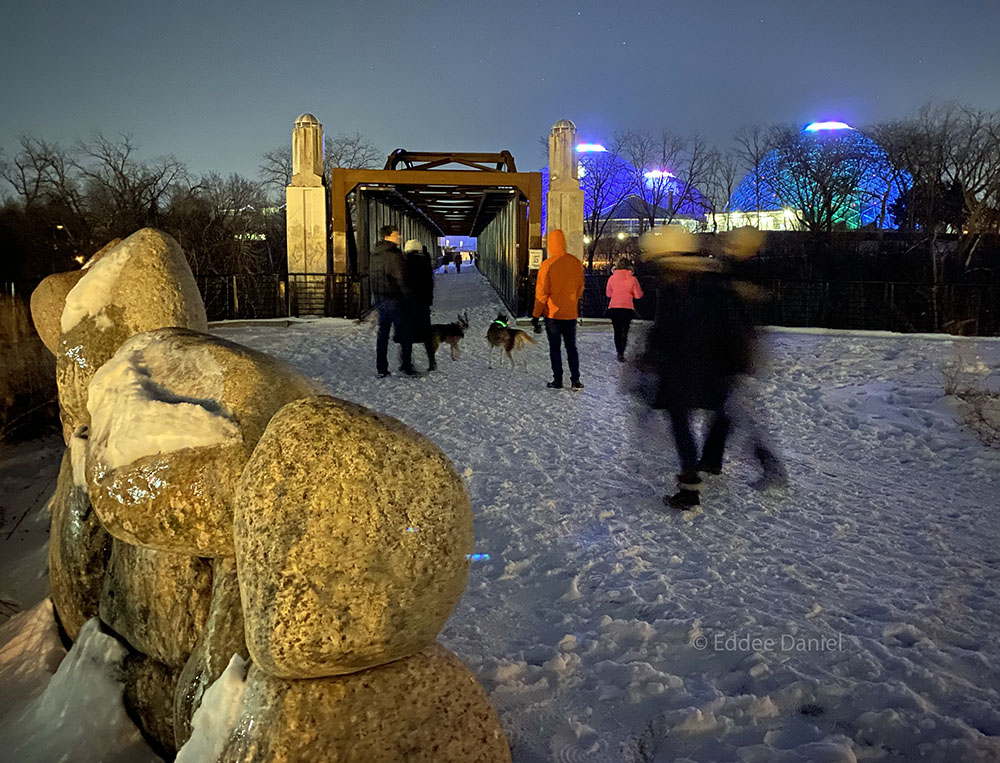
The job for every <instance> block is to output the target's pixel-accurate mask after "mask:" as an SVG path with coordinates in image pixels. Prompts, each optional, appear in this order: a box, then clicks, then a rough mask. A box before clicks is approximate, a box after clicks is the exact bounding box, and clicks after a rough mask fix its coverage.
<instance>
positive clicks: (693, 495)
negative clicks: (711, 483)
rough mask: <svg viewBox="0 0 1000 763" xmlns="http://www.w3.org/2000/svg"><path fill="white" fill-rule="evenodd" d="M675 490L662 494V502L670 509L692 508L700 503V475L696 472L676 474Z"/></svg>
mask: <svg viewBox="0 0 1000 763" xmlns="http://www.w3.org/2000/svg"><path fill="white" fill-rule="evenodd" d="M677 488H678V489H677V492H676V493H674V494H673V495H665V496H663V503H665V504H666V505H667V506H669V507H670V508H671V509H681V510H685V509H692V508H694V507H695V506H700V505H701V498H700V495H699V493H698V490H699V488H701V477H699V476H698V473H697V472H694V473H693V474H692V473H689V472H681V473H680V474H678V475H677Z"/></svg>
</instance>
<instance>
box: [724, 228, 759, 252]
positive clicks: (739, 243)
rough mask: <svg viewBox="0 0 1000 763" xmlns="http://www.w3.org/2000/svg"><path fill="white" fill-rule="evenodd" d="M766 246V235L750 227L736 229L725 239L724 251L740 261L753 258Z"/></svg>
mask: <svg viewBox="0 0 1000 763" xmlns="http://www.w3.org/2000/svg"><path fill="white" fill-rule="evenodd" d="M763 245H764V234H763V233H762V232H761V231H759V230H757V229H756V228H751V227H749V226H747V227H743V228H734V229H733V230H731V231H729V233H727V234H726V235H725V237H724V239H723V244H722V250H723V251H724V252H725V253H726V254H728V255H729V256H730V257H735V258H736V259H739V260H744V259H749V258H750V257H753V256H754V255H755V254H757V252H759V251H760V248H761V247H762V246H763Z"/></svg>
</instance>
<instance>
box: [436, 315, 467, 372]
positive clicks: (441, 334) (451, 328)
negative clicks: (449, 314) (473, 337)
mask: <svg viewBox="0 0 1000 763" xmlns="http://www.w3.org/2000/svg"><path fill="white" fill-rule="evenodd" d="M467 328H469V313H468V311H466V312H465V313H463V314H462V315H460V316H458V320H457V321H456V322H455V323H432V324H431V349H432V350H433V352H434V354H435V355H437V351H438V347H440V346H441V345H442V344H447V345H448V346H450V347H451V359H452V360H458V343H459V342H461V341H462V339H464V338H465V330H466V329H467Z"/></svg>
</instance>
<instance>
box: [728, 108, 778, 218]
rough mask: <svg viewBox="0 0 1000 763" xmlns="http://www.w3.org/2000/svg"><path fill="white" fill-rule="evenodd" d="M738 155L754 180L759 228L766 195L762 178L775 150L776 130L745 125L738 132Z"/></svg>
mask: <svg viewBox="0 0 1000 763" xmlns="http://www.w3.org/2000/svg"><path fill="white" fill-rule="evenodd" d="M734 139H735V141H736V146H737V149H736V153H737V156H738V157H739V158H740V159H741V160H742V162H743V166H744V169H746V171H747V172H748V173H750V177H751V178H752V179H753V180H754V188H753V200H754V205H753V206H754V210H756V212H757V227H758V228H759V227H760V207H761V202H762V199H763V198H764V193H763V190H762V188H761V182H760V181H761V176H762V172H763V169H764V161H765V159H766V158H767V155H768V154H769V153H770V152H771V151H772V150H773V149H774V141H775V128H774V127H770V126H767V125H762V124H760V123H757V124H750V125H743V126H741V127H740V128H739V129H737V131H736V135H735V136H734Z"/></svg>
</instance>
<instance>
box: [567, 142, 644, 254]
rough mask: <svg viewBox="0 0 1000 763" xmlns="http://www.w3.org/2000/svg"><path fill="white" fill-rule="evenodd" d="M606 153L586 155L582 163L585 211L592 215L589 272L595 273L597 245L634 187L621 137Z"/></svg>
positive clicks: (587, 224)
mask: <svg viewBox="0 0 1000 763" xmlns="http://www.w3.org/2000/svg"><path fill="white" fill-rule="evenodd" d="M605 149H606V150H604V151H593V152H587V153H584V154H582V155H581V156H580V159H579V166H580V170H581V172H580V175H581V177H580V188H581V189H582V190H583V195H584V199H585V202H584V207H585V208H587V207H588V205H589V213H588V214H587V215H586V217H585V219H584V221H583V229H584V232H585V233H586V234H587V236H588V238H590V243H589V244H588V245H587V268H588V269H589V270H593V267H594V254H595V252H596V251H597V244H598V242H599V241H600V240H601V237H602V236H603V235H604V230H605V228H606V227H607V224H608V221H609V220H610V219H611V218H612V216H613V215H614V211H615V209H616V208H617V207H618V205H619V204H621V202H622V201H624V200H625V199H626V198H627V197H628V195H629V193H630V192H631V187H632V185H631V184H632V177H631V172H630V171H629V170H630V168H629V165H628V163H627V162H625V161H624V160H623V159H622V157H621V151H622V143H621V136H618V135H616V136H615V137H614V138H613V140H612V142H611V143H610V144H609V145H607V146H605Z"/></svg>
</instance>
